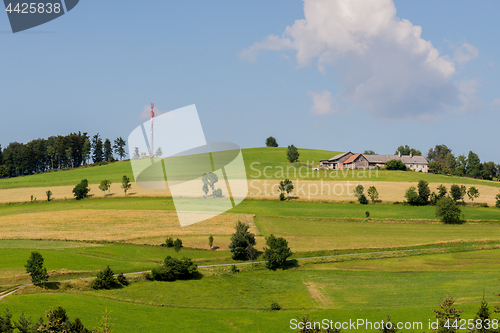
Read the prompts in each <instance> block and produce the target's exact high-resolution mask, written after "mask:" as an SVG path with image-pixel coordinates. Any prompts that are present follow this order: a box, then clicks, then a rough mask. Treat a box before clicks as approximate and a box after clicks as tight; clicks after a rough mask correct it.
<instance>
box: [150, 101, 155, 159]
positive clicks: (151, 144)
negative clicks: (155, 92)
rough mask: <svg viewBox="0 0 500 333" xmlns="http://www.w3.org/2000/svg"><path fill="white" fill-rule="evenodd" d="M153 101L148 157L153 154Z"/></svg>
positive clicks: (152, 104) (152, 105)
mask: <svg viewBox="0 0 500 333" xmlns="http://www.w3.org/2000/svg"><path fill="white" fill-rule="evenodd" d="M154 106H155V105H154V103H151V141H150V142H149V143H150V152H149V157H153V156H154V150H153V149H154V144H153V123H154V118H155V112H154V110H153V109H154Z"/></svg>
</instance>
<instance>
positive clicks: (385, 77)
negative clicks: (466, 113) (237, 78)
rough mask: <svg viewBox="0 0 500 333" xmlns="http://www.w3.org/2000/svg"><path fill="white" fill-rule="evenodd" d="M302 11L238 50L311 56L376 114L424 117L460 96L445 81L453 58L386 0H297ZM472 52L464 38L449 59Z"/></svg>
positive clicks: (249, 55)
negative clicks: (280, 29) (279, 29)
mask: <svg viewBox="0 0 500 333" xmlns="http://www.w3.org/2000/svg"><path fill="white" fill-rule="evenodd" d="M304 16H305V18H304V19H299V20H296V21H295V22H294V24H292V25H291V26H288V27H286V28H285V31H284V33H283V35H282V36H281V37H278V36H276V35H270V36H269V37H267V38H266V39H264V41H262V42H259V43H255V44H254V45H252V46H250V47H248V48H247V49H245V50H243V51H242V52H241V54H240V58H241V59H244V60H250V61H253V60H255V59H256V56H257V54H258V53H259V52H260V51H262V50H275V51H278V50H287V49H289V50H293V51H296V60H297V63H298V64H299V66H307V65H309V64H310V63H311V62H313V61H315V62H316V65H317V67H318V70H320V71H321V72H323V73H325V71H326V68H327V66H333V67H334V68H335V69H336V71H337V72H338V73H339V77H338V78H339V79H340V83H341V84H342V98H343V99H346V100H348V101H350V102H351V103H352V104H353V105H355V106H358V107H359V108H360V109H361V110H365V111H367V112H369V113H370V114H371V115H373V116H374V117H376V118H378V119H381V120H411V119H417V120H422V121H432V120H435V119H436V118H437V117H438V116H439V115H440V114H441V113H442V112H444V111H445V110H446V109H448V108H449V107H460V105H461V102H463V100H462V99H461V98H460V93H459V89H458V87H457V86H456V85H455V84H453V82H452V78H453V77H454V76H455V74H456V69H455V63H454V62H453V61H452V60H450V58H449V57H447V56H441V55H440V54H439V51H438V50H437V49H436V48H435V47H434V46H433V45H432V43H431V42H430V41H426V40H424V39H422V38H421V33H422V28H421V27H420V26H414V25H413V24H412V23H411V22H410V21H408V20H406V19H400V18H398V17H397V16H396V7H395V5H394V3H393V1H392V0H379V1H366V0H304ZM476 56H477V49H476V48H475V47H474V46H472V45H470V44H467V43H465V42H464V43H463V44H462V45H461V46H460V48H459V49H457V53H456V54H455V58H454V59H455V61H456V62H457V63H459V64H464V63H466V62H467V61H469V60H470V59H473V58H474V57H476ZM462 106H463V105H462Z"/></svg>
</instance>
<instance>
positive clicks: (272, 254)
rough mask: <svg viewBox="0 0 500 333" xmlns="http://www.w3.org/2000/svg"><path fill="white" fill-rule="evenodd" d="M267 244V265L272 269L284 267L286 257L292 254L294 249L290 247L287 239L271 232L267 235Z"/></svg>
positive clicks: (265, 255) (265, 249) (265, 250)
mask: <svg viewBox="0 0 500 333" xmlns="http://www.w3.org/2000/svg"><path fill="white" fill-rule="evenodd" d="M266 245H267V247H265V248H264V258H265V259H266V267H267V268H269V269H272V270H275V269H277V268H283V267H284V265H285V262H286V258H288V257H290V256H291V255H292V250H290V248H289V247H288V242H287V241H286V239H284V238H283V237H275V236H274V235H273V234H271V235H270V236H269V237H266Z"/></svg>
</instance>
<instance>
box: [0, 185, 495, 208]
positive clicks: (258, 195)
mask: <svg viewBox="0 0 500 333" xmlns="http://www.w3.org/2000/svg"><path fill="white" fill-rule="evenodd" d="M358 184H362V185H363V186H364V187H365V191H366V190H368V187H370V186H375V187H376V188H377V190H378V192H379V194H380V196H379V199H380V200H382V201H389V202H394V201H404V200H405V199H404V195H405V192H406V190H407V189H408V188H409V187H410V186H417V183H405V182H382V181H376V182H374V181H359V182H354V181H310V180H293V185H294V187H295V189H294V190H293V192H292V193H291V195H292V196H296V197H299V198H300V199H302V200H326V201H349V200H356V198H355V197H354V194H353V190H354V187H356V185H358ZM278 185H279V181H278V180H271V179H253V180H248V195H247V198H254V199H269V198H277V197H278V195H279V190H278ZM439 185H440V184H438V183H431V184H429V187H430V188H431V191H436V188H437V186H439ZM444 185H445V186H446V188H447V189H448V190H449V189H450V186H451V184H444ZM459 185H462V184H459ZM465 186H466V187H467V188H469V187H470V186H471V185H465ZM474 186H475V187H476V188H477V189H478V190H479V193H480V196H479V198H478V199H476V200H475V202H486V203H487V204H488V205H490V206H493V205H495V201H496V200H495V196H496V195H497V194H498V193H499V189H498V187H493V186H486V185H474ZM200 188H201V186H200ZM47 189H48V188H45V187H44V188H41V187H38V188H36V187H34V188H21V189H8V190H0V202H26V201H30V199H31V195H33V196H34V197H36V198H37V200H46V195H45V192H46V191H47ZM90 189H91V191H90V194H91V195H92V196H95V197H104V196H106V195H110V196H112V197H123V196H124V194H123V191H119V190H118V185H115V188H112V190H111V193H110V194H108V193H106V194H103V192H102V191H100V190H99V189H98V187H97V185H90ZM50 190H51V191H52V193H53V198H54V199H65V198H67V199H71V198H73V193H72V190H73V187H72V186H58V187H53V188H50ZM129 195H130V196H132V197H170V196H171V194H170V191H169V189H168V187H167V190H152V189H144V188H141V187H139V186H137V185H136V184H135V183H132V188H131V190H130V192H129ZM465 201H466V202H469V200H468V198H467V196H466V200H465Z"/></svg>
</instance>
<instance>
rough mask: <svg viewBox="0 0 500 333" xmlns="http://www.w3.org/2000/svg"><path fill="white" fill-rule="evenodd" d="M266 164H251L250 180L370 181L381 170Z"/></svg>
mask: <svg viewBox="0 0 500 333" xmlns="http://www.w3.org/2000/svg"><path fill="white" fill-rule="evenodd" d="M264 164H265V163H261V162H252V163H251V164H250V175H249V178H253V179H285V178H286V179H298V178H301V179H307V178H310V179H311V178H322V179H330V180H340V179H370V178H378V174H379V169H378V168H373V169H354V168H345V169H328V168H323V167H316V166H314V162H309V161H307V162H305V163H301V164H300V165H298V166H297V165H288V166H286V167H283V166H280V165H277V166H270V165H267V166H264V167H262V165H264Z"/></svg>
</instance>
